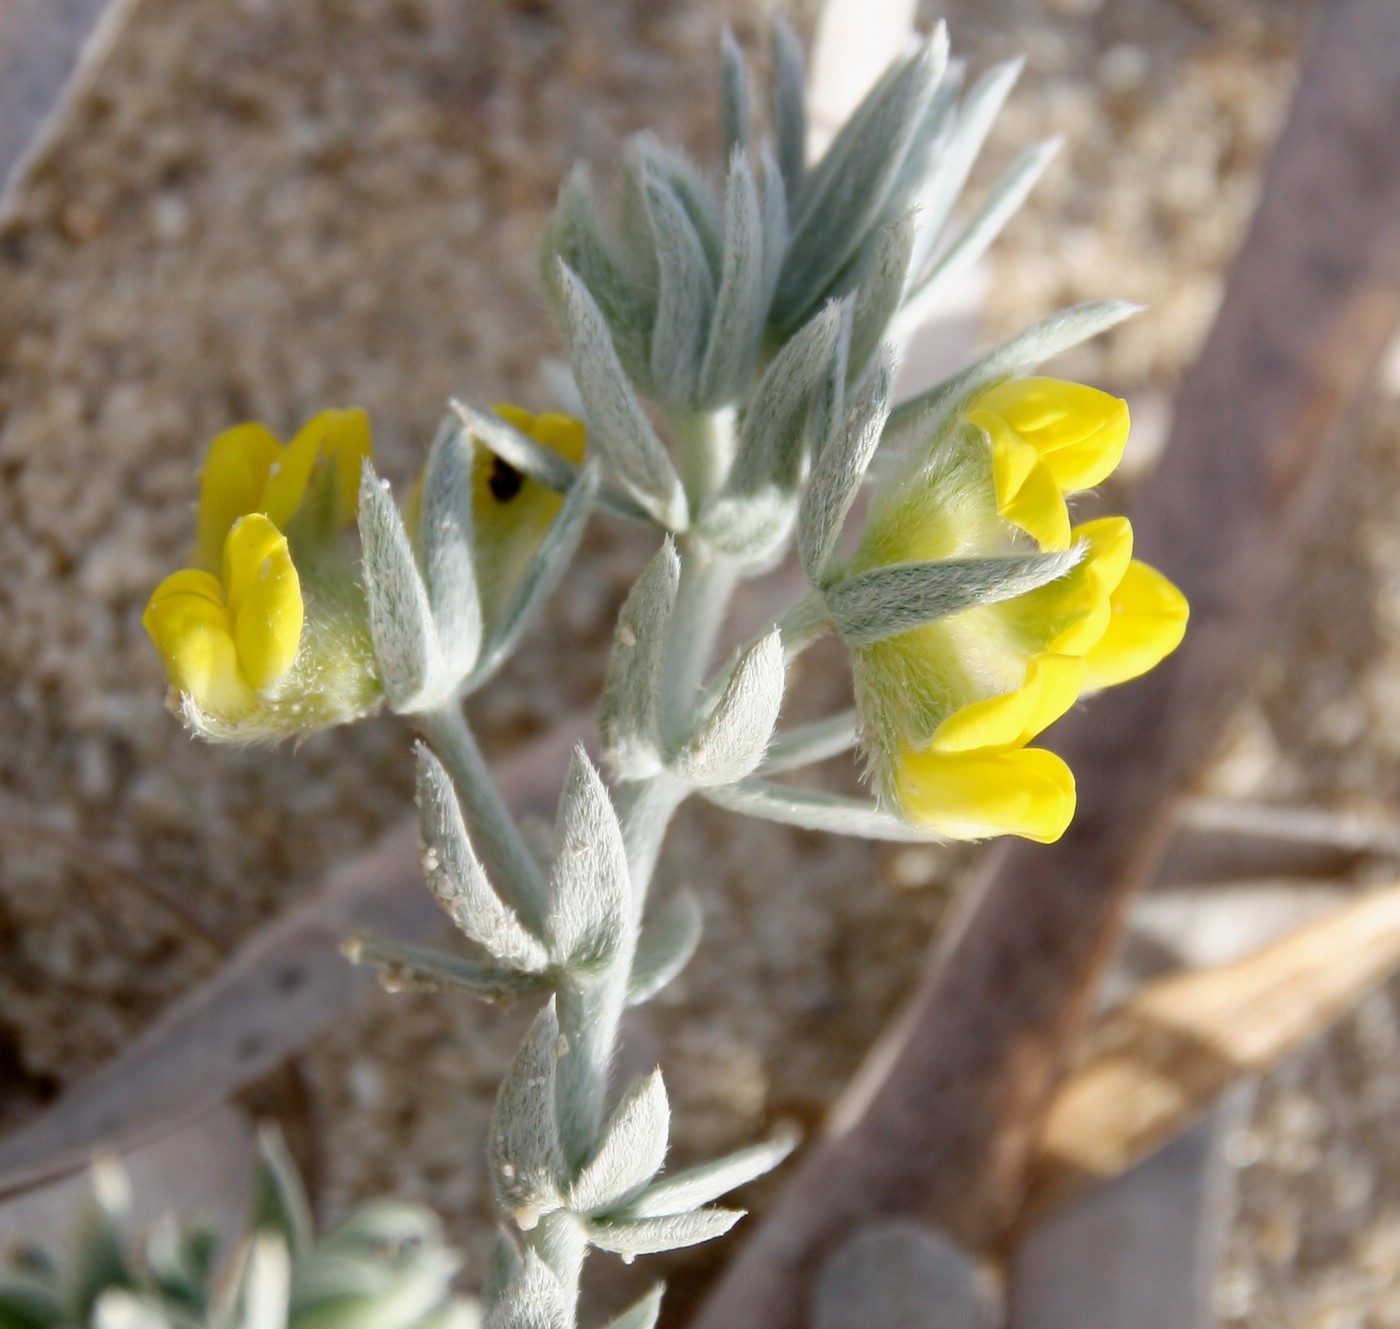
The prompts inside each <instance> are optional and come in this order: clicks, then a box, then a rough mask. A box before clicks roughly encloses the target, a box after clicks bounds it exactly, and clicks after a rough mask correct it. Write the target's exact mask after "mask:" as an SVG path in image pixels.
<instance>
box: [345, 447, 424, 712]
mask: <svg viewBox="0 0 1400 1329" xmlns="http://www.w3.org/2000/svg"><path fill="white" fill-rule="evenodd" d="M359 523H360V544H361V548H362V550H363V566H364V578H365V599H366V601H367V603H368V606H369V628H370V636H371V638H372V639H373V641H374V655H375V659H376V661H377V662H378V665H379V677H380V681H381V682H382V683H383V685H384V694H385V696H386V697H388V699H389V704H390V705H391V706H393V708H394V709H395V710H397V711H405V712H407V711H413V710H416V709H418V708H419V707H421V706H422V705H424V704H425V703H426V702H427V701H428V700H429V698H430V696H431V694H432V692H433V688H434V684H435V683H437V682H438V681H439V680H440V679H441V677H442V674H443V662H442V650H441V647H440V646H439V644H438V639H437V630H436V628H435V626H434V624H433V611H432V605H431V604H430V603H429V600H428V589H427V587H426V586H424V585H423V578H422V576H421V574H420V573H419V570H418V560H417V559H416V558H415V557H414V553H413V545H412V544H411V542H410V541H409V538H408V532H407V531H405V530H404V525H403V518H402V517H400V516H399V510H398V507H397V506H396V505H395V503H394V500H393V498H392V497H390V495H389V492H388V489H387V488H386V486H385V485H383V484H382V483H381V482H380V480H379V478H378V477H377V476H376V475H375V473H374V468H373V467H372V466H371V465H370V464H369V462H365V465H364V472H363V475H362V476H361V479H360V513H359Z"/></svg>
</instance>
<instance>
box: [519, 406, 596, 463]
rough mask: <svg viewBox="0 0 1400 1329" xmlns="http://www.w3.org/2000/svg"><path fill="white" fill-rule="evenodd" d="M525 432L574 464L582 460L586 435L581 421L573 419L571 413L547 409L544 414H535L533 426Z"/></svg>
mask: <svg viewBox="0 0 1400 1329" xmlns="http://www.w3.org/2000/svg"><path fill="white" fill-rule="evenodd" d="M526 432H527V433H528V434H529V435H530V437H531V438H533V439H534V440H535V441H536V442H537V443H543V444H544V445H545V447H547V448H552V449H553V450H554V451H555V452H557V453H558V454H559V455H560V456H561V457H565V458H567V459H568V460H569V461H571V462H574V463H575V464H577V463H579V462H581V461H582V460H583V451H584V446H585V443H586V441H587V437H588V435H587V431H586V430H585V429H584V427H583V421H582V420H575V419H574V417H573V416H572V415H561V414H559V413H558V412H555V411H547V412H546V413H545V414H544V415H537V416H536V417H535V423H534V427H533V428H531V429H527V430H526Z"/></svg>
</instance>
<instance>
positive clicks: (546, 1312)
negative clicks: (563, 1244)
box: [483, 1242, 572, 1329]
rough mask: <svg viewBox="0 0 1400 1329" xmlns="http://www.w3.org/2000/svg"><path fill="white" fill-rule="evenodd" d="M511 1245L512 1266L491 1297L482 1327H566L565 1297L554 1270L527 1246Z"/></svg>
mask: <svg viewBox="0 0 1400 1329" xmlns="http://www.w3.org/2000/svg"><path fill="white" fill-rule="evenodd" d="M503 1244H504V1242H503ZM510 1244H511V1248H512V1251H513V1253H514V1257H515V1264H514V1268H513V1269H512V1271H511V1273H510V1276H509V1277H508V1279H507V1280H506V1281H505V1282H504V1283H503V1284H502V1286H501V1287H500V1289H499V1290H498V1291H497V1292H496V1295H494V1296H493V1297H492V1298H491V1300H490V1309H489V1310H488V1312H487V1315H486V1323H485V1325H484V1326H483V1329H569V1327H570V1325H571V1323H572V1317H571V1316H570V1315H569V1313H568V1310H567V1309H566V1307H567V1304H568V1299H567V1298H566V1296H565V1293H564V1289H563V1287H562V1286H561V1285H560V1282H559V1279H558V1276H557V1275H556V1274H555V1272H554V1270H552V1269H551V1268H550V1267H549V1266H548V1265H547V1264H546V1263H545V1262H544V1261H543V1260H542V1259H541V1258H540V1257H539V1256H538V1255H537V1254H536V1253H535V1251H533V1250H532V1249H531V1248H530V1247H528V1246H527V1247H526V1248H525V1249H524V1250H519V1249H516V1248H515V1247H514V1243H513V1242H512V1243H510Z"/></svg>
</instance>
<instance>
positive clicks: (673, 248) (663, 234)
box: [644, 171, 715, 406]
mask: <svg viewBox="0 0 1400 1329" xmlns="http://www.w3.org/2000/svg"><path fill="white" fill-rule="evenodd" d="M644 188H645V198H646V205H647V215H648V216H649V218H650V219H651V230H652V236H653V238H654V241H655V245H656V257H657V260H658V262H659V264H660V274H659V286H658V290H657V298H656V317H655V319H654V321H653V323H652V331H651V361H650V365H651V381H652V383H653V384H654V385H655V388H656V391H657V393H658V395H660V396H662V397H664V398H665V399H666V400H668V401H670V402H672V403H675V404H677V405H681V406H692V405H694V403H695V401H696V398H697V396H698V393H699V384H700V366H701V363H702V361H703V359H704V356H705V345H706V341H707V339H708V336H709V331H710V321H711V319H712V318H713V317H714V308H715V283H714V276H713V275H712V273H711V271H710V266H709V262H708V260H707V258H706V256H705V246H704V244H703V242H702V241H701V239H700V236H699V233H698V232H697V231H696V229H695V226H694V224H693V223H692V221H691V219H690V216H689V214H688V213H687V212H686V210H685V207H684V205H683V204H682V203H681V200H680V199H679V198H677V196H676V195H675V193H674V192H673V191H672V190H671V188H670V187H669V185H668V184H667V183H666V182H665V181H664V180H662V179H661V178H660V176H659V175H657V174H656V173H654V172H650V171H649V172H648V173H647V176H646V180H645V185H644Z"/></svg>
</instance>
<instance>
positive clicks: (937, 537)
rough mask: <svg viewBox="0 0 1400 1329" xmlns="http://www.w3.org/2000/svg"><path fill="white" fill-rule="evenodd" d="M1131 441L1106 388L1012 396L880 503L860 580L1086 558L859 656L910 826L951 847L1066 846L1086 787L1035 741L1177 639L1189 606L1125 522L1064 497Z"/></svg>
mask: <svg viewBox="0 0 1400 1329" xmlns="http://www.w3.org/2000/svg"><path fill="white" fill-rule="evenodd" d="M1127 427H1128V415H1127V408H1126V407H1125V406H1124V404H1123V403H1122V402H1121V401H1118V400H1117V399H1116V398H1113V397H1109V396H1108V395H1107V394H1105V393H1101V392H1098V391H1096V390H1095V389H1093V388H1087V387H1083V386H1081V385H1079V384H1075V383H1061V382H1058V381H1056V380H1053V379H1022V380H1016V381H1012V382H1008V383H1003V384H999V385H997V386H995V387H993V388H990V389H986V390H984V391H983V392H981V393H979V394H978V395H977V396H976V397H974V398H973V399H972V401H971V402H970V403H969V405H968V407H967V409H966V411H965V412H964V415H963V418H962V421H961V422H960V424H959V425H958V426H957V427H955V428H954V429H953V430H952V431H951V432H950V433H949V434H948V435H947V437H946V438H945V440H944V441H943V442H942V443H941V444H940V445H939V446H938V447H937V448H936V449H935V450H934V452H933V454H932V455H931V456H927V457H922V458H916V459H915V463H914V464H911V465H906V466H905V467H904V468H903V470H902V472H901V473H899V474H897V475H896V476H894V477H892V478H891V480H890V482H889V483H888V484H887V485H886V486H885V487H884V489H883V490H877V492H876V493H875V494H874V495H872V499H871V506H870V515H869V518H868V520H867V525H866V529H865V532H864V534H863V536H862V539H861V542H860V546H859V548H858V549H857V552H856V555H855V557H854V559H853V560H852V566H851V571H852V572H862V571H865V570H867V569H870V568H874V567H879V566H884V565H889V564H898V563H923V562H937V561H940V560H947V559H967V558H987V557H997V556H1004V555H1011V554H1016V553H1024V552H1029V550H1028V547H1027V546H1028V544H1029V545H1030V547H1031V549H1032V550H1033V549H1038V550H1040V551H1041V552H1050V551H1057V550H1063V549H1068V548H1071V547H1073V546H1080V547H1082V550H1083V553H1082V557H1081V559H1080V561H1079V562H1078V563H1077V564H1076V565H1075V567H1074V568H1073V569H1072V570H1071V571H1070V572H1069V573H1068V574H1066V575H1065V576H1063V577H1061V578H1059V579H1058V580H1056V581H1053V582H1051V583H1049V584H1048V585H1045V586H1042V587H1040V588H1039V589H1038V590H1034V591H1031V592H1029V593H1026V594H1023V595H1020V596H1017V597H1015V598H1012V599H1008V600H1003V601H1000V602H997V603H994V604H986V605H979V606H977V607H975V608H972V609H967V610H964V611H962V612H961V613H957V614H953V615H950V616H948V617H946V618H943V619H939V620H937V621H935V622H932V623H929V624H926V625H924V626H923V627H919V628H915V629H912V630H910V631H905V632H900V633H897V634H895V635H893V636H890V637H887V638H884V639H883V640H879V641H875V642H872V643H868V644H861V645H858V646H855V647H853V648H852V657H853V668H854V675H855V686H856V702H857V709H858V712H859V714H860V717H861V722H862V731H863V739H864V745H865V748H866V751H867V755H868V758H869V761H870V767H871V771H872V774H873V776H874V778H875V780H876V783H877V785H878V787H879V789H880V792H881V793H882V794H883V796H884V797H885V798H886V799H887V800H888V801H889V802H890V803H892V804H893V805H894V806H896V807H897V808H898V809H899V810H900V811H901V813H902V814H903V815H905V816H906V817H908V818H909V819H910V820H912V821H915V822H918V823H921V824H923V825H926V826H929V827H931V828H933V829H935V830H937V831H938V832H939V833H941V834H943V835H946V836H948V837H949V838H953V839H974V838H980V837H982V836H987V835H997V834H1011V835H1020V836H1023V837H1025V838H1027V839H1032V840H1039V841H1042V842H1050V841H1053V840H1056V839H1058V838H1059V837H1060V835H1062V834H1063V833H1064V830H1065V828H1066V827H1067V826H1068V825H1069V822H1070V819H1071V818H1072V816H1073V814H1074V803H1075V793H1074V777H1073V775H1072V773H1071V772H1070V770H1069V768H1068V767H1067V766H1066V765H1065V764H1064V762H1063V761H1061V759H1060V758H1059V757H1057V756H1055V755H1054V754H1053V753H1050V752H1046V751H1044V750H1041V749H1038V748H1034V747H1031V746H1029V745H1030V743H1031V742H1032V740H1034V739H1035V738H1036V737H1037V735H1039V734H1040V733H1042V732H1043V731H1044V730H1045V729H1046V728H1047V727H1048V726H1049V725H1051V724H1053V723H1054V722H1055V721H1056V720H1057V719H1059V718H1060V716H1062V715H1063V714H1065V712H1066V711H1068V710H1069V709H1070V708H1071V707H1072V706H1073V705H1074V703H1075V702H1076V701H1077V699H1078V698H1079V697H1080V696H1081V695H1082V694H1083V693H1084V692H1086V691H1091V690H1094V689H1097V688H1102V687H1108V686H1110V685H1112V684H1114V683H1121V682H1125V681H1127V680H1128V679H1130V678H1135V677H1137V676H1138V675H1139V674H1142V673H1144V672H1146V671H1147V670H1148V669H1150V668H1152V667H1153V666H1154V665H1155V664H1157V663H1158V662H1159V661H1160V660H1161V659H1163V658H1164V657H1165V656H1166V655H1168V654H1169V653H1170V652H1171V651H1173V650H1174V649H1175V648H1176V647H1177V645H1178V644H1179V643H1180V641H1181V638H1182V635H1183V634H1184V632H1185V628H1186V618H1187V606H1186V601H1185V599H1184V597H1183V596H1182V595H1181V592H1180V591H1178V590H1177V589H1176V587H1174V586H1173V585H1172V584H1171V583H1170V582H1169V581H1168V580H1167V579H1166V578H1165V577H1163V576H1162V575H1161V573H1159V572H1157V571H1156V570H1154V569H1152V568H1150V567H1148V566H1147V565H1146V564H1143V563H1140V562H1138V561H1136V560H1135V559H1133V557H1132V544H1133V541H1132V527H1131V526H1130V525H1129V523H1128V521H1127V519H1126V518H1123V517H1105V518H1101V519H1099V520H1096V521H1091V522H1087V523H1084V524H1082V525H1080V526H1078V527H1075V528H1073V529H1071V527H1070V524H1069V512H1068V507H1067V505H1066V503H1065V495H1066V494H1069V493H1073V492H1075V491H1077V490H1081V489H1085V488H1088V487H1090V486H1092V485H1095V484H1098V483H1099V482H1100V481H1101V480H1103V479H1104V478H1105V477H1106V476H1107V475H1108V474H1109V473H1110V472H1111V471H1112V470H1113V468H1114V466H1116V465H1117V463H1118V461H1119V459H1120V458H1121V457H1122V454H1123V446H1124V443H1125V441H1126V438H1127Z"/></svg>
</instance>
